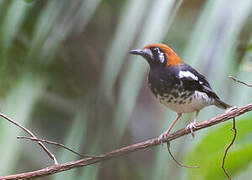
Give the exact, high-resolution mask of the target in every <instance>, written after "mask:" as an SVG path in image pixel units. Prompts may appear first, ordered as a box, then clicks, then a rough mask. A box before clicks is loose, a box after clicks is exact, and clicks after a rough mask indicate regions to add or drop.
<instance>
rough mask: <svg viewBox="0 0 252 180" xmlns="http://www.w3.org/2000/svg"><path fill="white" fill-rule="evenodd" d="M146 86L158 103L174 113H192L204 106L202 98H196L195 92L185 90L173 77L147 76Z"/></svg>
mask: <svg viewBox="0 0 252 180" xmlns="http://www.w3.org/2000/svg"><path fill="white" fill-rule="evenodd" d="M148 84H149V87H150V89H151V91H152V93H153V94H154V95H155V97H156V98H157V99H158V100H159V101H160V103H162V104H164V105H165V106H166V107H168V108H170V109H172V110H174V111H175V112H178V113H180V112H181V113H183V112H193V111H195V110H197V109H201V108H202V107H204V106H206V103H205V102H204V99H203V98H201V97H199V96H197V94H195V91H190V90H187V89H186V88H185V86H184V84H183V82H182V81H180V80H178V79H177V78H176V77H175V76H174V75H170V76H169V77H166V78H164V77H162V76H160V75H159V76H157V75H156V74H154V75H153V74H149V77H148Z"/></svg>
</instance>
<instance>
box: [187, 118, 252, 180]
mask: <svg viewBox="0 0 252 180" xmlns="http://www.w3.org/2000/svg"><path fill="white" fill-rule="evenodd" d="M231 128H232V122H228V123H226V124H224V125H222V126H221V127H220V128H218V129H217V130H214V131H212V132H211V133H208V134H207V135H206V136H205V137H204V138H203V139H202V140H201V141H200V142H199V143H198V145H197V146H196V147H195V148H194V149H193V150H192V151H191V152H189V153H188V154H187V157H186V163H187V164H192V163H194V164H197V165H199V166H200V169H189V170H188V175H189V179H193V180H197V179H205V180H208V179H215V180H218V179H223V178H225V174H224V172H223V170H222V168H221V164H222V158H223V155H224V150H225V148H226V147H227V145H228V144H229V143H230V142H231V139H232V138H233V131H231V130H230V129H231ZM236 128H237V139H236V140H235V143H234V145H233V146H232V148H231V149H230V152H229V153H228V155H227V158H226V162H225V167H226V169H227V170H228V172H230V174H231V175H232V176H233V175H235V174H237V173H238V172H239V171H240V170H242V169H244V167H246V166H248V165H249V163H250V162H251V161H252V143H247V140H248V137H250V138H249V139H251V133H250V132H251V130H252V116H248V117H246V118H243V119H240V120H238V121H237V123H236Z"/></svg>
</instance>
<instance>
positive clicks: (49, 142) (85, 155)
mask: <svg viewBox="0 0 252 180" xmlns="http://www.w3.org/2000/svg"><path fill="white" fill-rule="evenodd" d="M17 138H18V139H27V140H31V141H36V142H43V143H47V144H52V145H55V146H59V147H62V148H64V149H66V150H68V151H70V152H72V153H74V154H76V155H78V156H80V157H83V158H85V157H99V156H92V155H88V154H81V153H78V152H76V151H74V150H72V149H71V148H69V147H67V146H65V145H63V144H60V143H57V142H54V141H49V140H45V139H37V138H34V137H27V136H17Z"/></svg>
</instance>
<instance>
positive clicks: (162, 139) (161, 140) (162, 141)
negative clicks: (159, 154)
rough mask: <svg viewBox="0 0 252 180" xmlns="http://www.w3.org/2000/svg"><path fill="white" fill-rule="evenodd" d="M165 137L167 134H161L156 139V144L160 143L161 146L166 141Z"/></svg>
mask: <svg viewBox="0 0 252 180" xmlns="http://www.w3.org/2000/svg"><path fill="white" fill-rule="evenodd" d="M167 137H168V134H167V132H165V133H162V134H161V135H160V136H159V137H158V142H161V145H163V143H164V139H167Z"/></svg>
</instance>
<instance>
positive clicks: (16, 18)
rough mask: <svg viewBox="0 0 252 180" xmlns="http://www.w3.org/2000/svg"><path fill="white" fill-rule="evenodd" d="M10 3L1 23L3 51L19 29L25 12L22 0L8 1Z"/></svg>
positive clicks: (25, 5)
mask: <svg viewBox="0 0 252 180" xmlns="http://www.w3.org/2000/svg"><path fill="white" fill-rule="evenodd" d="M10 2H11V5H10V7H9V8H8V11H7V14H6V16H5V18H4V21H3V24H2V25H1V33H0V35H1V36H2V37H1V39H2V41H3V42H1V43H2V46H3V47H4V49H3V51H6V50H7V49H8V48H9V46H10V45H11V43H12V41H13V39H14V37H15V36H16V33H17V32H18V31H19V29H20V27H21V25H22V22H23V21H24V19H25V15H26V12H27V8H28V7H29V6H27V4H26V3H25V2H23V1H10Z"/></svg>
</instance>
